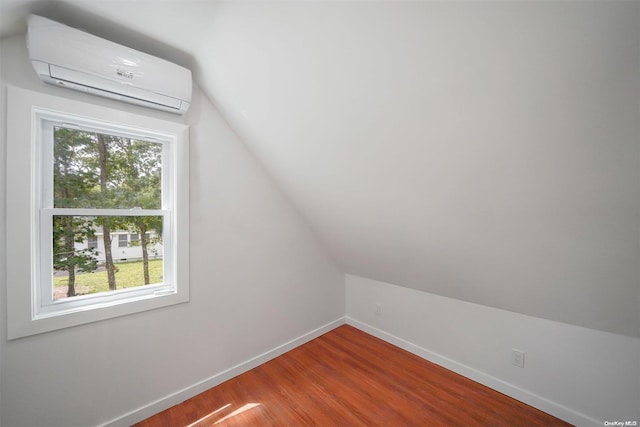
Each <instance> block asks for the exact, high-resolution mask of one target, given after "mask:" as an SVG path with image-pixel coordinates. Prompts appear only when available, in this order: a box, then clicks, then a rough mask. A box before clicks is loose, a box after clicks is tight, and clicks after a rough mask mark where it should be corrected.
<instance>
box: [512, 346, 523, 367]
mask: <svg viewBox="0 0 640 427" xmlns="http://www.w3.org/2000/svg"><path fill="white" fill-rule="evenodd" d="M511 364H512V365H514V366H517V367H518V368H524V351H521V350H516V349H515V348H512V349H511Z"/></svg>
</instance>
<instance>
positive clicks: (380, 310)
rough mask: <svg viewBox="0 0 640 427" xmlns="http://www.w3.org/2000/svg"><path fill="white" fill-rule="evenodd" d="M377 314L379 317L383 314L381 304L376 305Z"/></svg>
mask: <svg viewBox="0 0 640 427" xmlns="http://www.w3.org/2000/svg"><path fill="white" fill-rule="evenodd" d="M375 313H376V314H377V315H378V316H379V315H381V314H382V305H380V303H379V302H377V303H376V310H375Z"/></svg>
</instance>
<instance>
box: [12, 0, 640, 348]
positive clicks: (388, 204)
mask: <svg viewBox="0 0 640 427" xmlns="http://www.w3.org/2000/svg"><path fill="white" fill-rule="evenodd" d="M39 8H40V9H41V10H42V11H43V12H44V13H43V14H45V16H49V17H51V18H54V19H57V20H59V21H61V22H64V23H67V24H70V25H74V26H82V27H84V28H86V29H87V30H89V31H92V32H94V33H96V34H98V35H101V36H103V37H107V38H111V39H112V40H114V41H117V42H120V43H124V44H129V45H131V46H132V47H135V48H138V49H143V50H147V51H149V52H150V53H152V54H156V55H159V56H164V57H166V58H167V59H170V60H174V61H177V62H181V63H183V64H184V65H187V66H190V67H192V68H193V69H194V71H195V76H196V81H197V82H198V84H199V85H200V86H201V87H202V88H203V89H204V90H205V91H206V92H207V94H208V95H209V97H210V98H211V99H212V100H213V101H214V103H215V104H216V105H217V106H218V107H219V108H220V110H221V111H222V113H223V115H224V116H225V117H226V118H227V120H228V121H229V122H230V123H231V125H232V126H233V127H234V128H235V130H236V131H237V132H238V133H239V134H240V135H241V137H242V138H243V139H244V141H245V142H246V144H247V145H248V146H249V147H250V148H251V150H252V151H253V152H254V153H255V155H256V156H257V157H258V158H259V159H260V160H261V161H262V162H263V164H264V165H265V166H266V168H267V169H268V170H269V171H270V173H271V174H272V175H273V177H274V178H275V179H276V181H277V182H278V183H279V184H280V186H281V187H282V189H283V190H284V191H285V193H286V194H287V195H288V196H289V198H290V199H291V200H292V202H293V203H294V204H295V205H296V206H297V208H298V209H299V210H300V211H301V212H302V213H303V214H304V215H305V217H306V218H307V220H308V221H309V223H310V224H311V225H312V227H313V228H314V229H315V231H316V232H317V234H318V236H319V237H320V239H321V240H322V241H323V242H324V243H325V244H326V245H327V247H328V248H329V249H330V250H331V251H332V253H333V254H334V256H335V257H336V259H337V260H338V261H339V262H340V263H341V264H342V266H343V268H344V270H345V271H346V272H348V273H353V274H357V275H361V276H365V277H370V278H374V279H378V280H382V281H387V282H390V283H393V284H396V285H401V286H407V287H412V288H416V289H421V290H425V291H428V292H432V293H436V294H440V295H444V296H449V297H453V298H458V299H461V300H465V301H470V302H476V303H480V304H485V305H489V306H493V307H498V308H502V309H506V310H511V311H515V312H519V313H524V314H530V315H533V316H537V317H542V318H547V319H552V320H557V321H561V322H566V323H571V324H576V325H581V326H585V327H589V328H595V329H600V330H605V331H610V332H615V333H620V334H625V335H632V336H639V335H640V314H639V313H640V310H639V308H640V276H639V274H640V273H639V267H638V266H639V263H640V235H639V228H640V206H639V205H640V197H639V194H640V191H639V189H640V172H639V171H640V164H639V160H640V147H639V144H640V142H639V141H640V128H639V124H638V123H639V122H640V3H638V2H615V1H614V2H483V1H480V2H396V1H382V2H346V1H345V2H295V1H288V2H287V1H285V2H282V1H277V2H276V1H263V2H204V1H203V2H197V1H196V2H190V1H186V2H184V1H181V2H177V1H176V2H154V1H129V2H115V1H103V2H73V3H61V2H53V3H52V2H48V3H25V2H21V1H20V2H14V1H8V0H3V17H2V25H3V27H4V28H7V29H8V30H6V31H5V34H6V33H10V32H15V31H20V30H22V31H23V30H24V28H23V26H24V23H23V21H20V20H21V19H24V15H25V14H26V13H27V12H28V11H36V12H38V9H39ZM82 22H84V23H85V24H86V25H80V24H81V23H82ZM21 25H22V28H21V27H20V26H21ZM125 39H127V40H125ZM128 40H129V41H130V42H129V43H127V41H128ZM153 40H158V41H159V42H160V43H161V44H160V45H157V44H154V43H153Z"/></svg>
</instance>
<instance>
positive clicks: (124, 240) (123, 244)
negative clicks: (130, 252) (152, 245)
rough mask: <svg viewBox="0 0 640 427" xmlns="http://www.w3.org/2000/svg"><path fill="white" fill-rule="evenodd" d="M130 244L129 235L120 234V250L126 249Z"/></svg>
mask: <svg viewBox="0 0 640 427" xmlns="http://www.w3.org/2000/svg"><path fill="white" fill-rule="evenodd" d="M128 244H129V242H128V240H127V235H126V234H119V235H118V247H119V248H126V247H127V245H128Z"/></svg>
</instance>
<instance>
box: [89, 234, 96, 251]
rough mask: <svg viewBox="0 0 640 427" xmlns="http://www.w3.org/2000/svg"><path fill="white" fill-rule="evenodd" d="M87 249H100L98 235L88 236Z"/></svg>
mask: <svg viewBox="0 0 640 427" xmlns="http://www.w3.org/2000/svg"><path fill="white" fill-rule="evenodd" d="M87 249H96V250H97V249H98V238H97V237H96V236H88V237H87Z"/></svg>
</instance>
